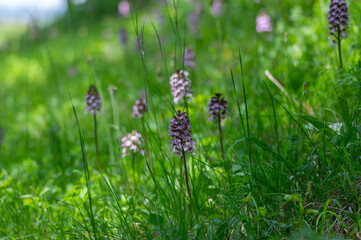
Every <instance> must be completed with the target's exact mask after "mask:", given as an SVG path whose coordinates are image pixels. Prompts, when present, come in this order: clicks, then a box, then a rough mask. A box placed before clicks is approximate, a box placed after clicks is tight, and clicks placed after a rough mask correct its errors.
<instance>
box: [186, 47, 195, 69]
mask: <svg viewBox="0 0 361 240" xmlns="http://www.w3.org/2000/svg"><path fill="white" fill-rule="evenodd" d="M194 55H195V54H194V51H193V49H192V48H191V47H186V48H185V49H184V58H183V59H184V66H186V67H187V68H189V69H193V68H194V67H195V66H196V62H195V60H194Z"/></svg>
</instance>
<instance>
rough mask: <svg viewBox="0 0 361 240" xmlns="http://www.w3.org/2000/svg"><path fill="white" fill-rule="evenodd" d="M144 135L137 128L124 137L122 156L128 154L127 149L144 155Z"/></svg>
mask: <svg viewBox="0 0 361 240" xmlns="http://www.w3.org/2000/svg"><path fill="white" fill-rule="evenodd" d="M142 141H143V139H142V135H140V133H139V132H138V131H136V130H133V131H132V132H131V133H128V134H127V135H126V136H125V137H123V138H122V145H121V146H122V148H123V150H122V157H125V156H126V155H127V149H129V150H130V151H133V153H136V152H140V153H141V154H142V155H143V156H144V151H143V150H142Z"/></svg>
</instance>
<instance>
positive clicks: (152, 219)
mask: <svg viewBox="0 0 361 240" xmlns="http://www.w3.org/2000/svg"><path fill="white" fill-rule="evenodd" d="M149 223H150V224H152V225H154V226H158V227H160V226H163V224H164V218H163V217H162V216H161V215H158V214H155V213H150V214H149Z"/></svg>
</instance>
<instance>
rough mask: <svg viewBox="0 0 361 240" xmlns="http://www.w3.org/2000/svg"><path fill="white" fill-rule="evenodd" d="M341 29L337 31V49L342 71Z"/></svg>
mask: <svg viewBox="0 0 361 240" xmlns="http://www.w3.org/2000/svg"><path fill="white" fill-rule="evenodd" d="M341 39H342V38H341V29H340V27H339V28H338V29H337V48H338V59H339V63H340V69H342V67H343V66H342V51H341Z"/></svg>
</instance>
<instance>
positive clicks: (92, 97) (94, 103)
mask: <svg viewBox="0 0 361 240" xmlns="http://www.w3.org/2000/svg"><path fill="white" fill-rule="evenodd" d="M85 104H86V108H85V113H88V112H90V113H91V114H92V115H95V113H96V111H98V112H99V113H101V108H102V102H101V99H100V96H99V93H98V91H97V89H96V88H95V86H94V85H90V87H89V90H88V94H87V95H86V99H85Z"/></svg>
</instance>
